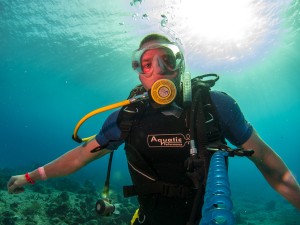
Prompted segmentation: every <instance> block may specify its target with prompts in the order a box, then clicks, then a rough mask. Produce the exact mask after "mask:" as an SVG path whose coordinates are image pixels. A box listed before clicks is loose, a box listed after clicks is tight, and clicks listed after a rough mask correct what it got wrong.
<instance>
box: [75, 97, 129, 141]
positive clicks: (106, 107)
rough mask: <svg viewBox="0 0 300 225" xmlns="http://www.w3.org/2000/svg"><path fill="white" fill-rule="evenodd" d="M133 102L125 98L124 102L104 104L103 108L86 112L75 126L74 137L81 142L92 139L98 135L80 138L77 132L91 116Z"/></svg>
mask: <svg viewBox="0 0 300 225" xmlns="http://www.w3.org/2000/svg"><path fill="white" fill-rule="evenodd" d="M130 103H131V102H130V101H129V100H124V101H122V102H117V103H114V104H111V105H107V106H104V107H101V108H98V109H95V110H93V111H91V112H89V113H88V114H86V115H85V116H84V117H82V118H81V120H79V122H78V123H77V124H76V126H75V128H74V132H73V139H74V140H75V141H77V142H79V143H81V142H86V141H88V140H90V139H91V138H93V137H95V136H96V135H93V136H90V137H86V138H82V139H81V138H79V137H78V135H77V133H78V130H79V128H80V126H81V125H82V124H83V123H84V122H85V121H86V120H87V119H89V118H91V117H92V116H94V115H96V114H99V113H102V112H105V111H108V110H111V109H115V108H118V107H122V106H125V105H128V104H130Z"/></svg>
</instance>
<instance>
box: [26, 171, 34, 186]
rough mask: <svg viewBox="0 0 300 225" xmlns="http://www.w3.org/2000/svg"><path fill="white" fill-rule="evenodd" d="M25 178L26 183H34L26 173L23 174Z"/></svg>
mask: <svg viewBox="0 0 300 225" xmlns="http://www.w3.org/2000/svg"><path fill="white" fill-rule="evenodd" d="M25 178H26V180H27V182H28V183H30V184H34V183H35V182H34V181H33V180H32V179H31V178H30V176H29V174H28V173H26V174H25Z"/></svg>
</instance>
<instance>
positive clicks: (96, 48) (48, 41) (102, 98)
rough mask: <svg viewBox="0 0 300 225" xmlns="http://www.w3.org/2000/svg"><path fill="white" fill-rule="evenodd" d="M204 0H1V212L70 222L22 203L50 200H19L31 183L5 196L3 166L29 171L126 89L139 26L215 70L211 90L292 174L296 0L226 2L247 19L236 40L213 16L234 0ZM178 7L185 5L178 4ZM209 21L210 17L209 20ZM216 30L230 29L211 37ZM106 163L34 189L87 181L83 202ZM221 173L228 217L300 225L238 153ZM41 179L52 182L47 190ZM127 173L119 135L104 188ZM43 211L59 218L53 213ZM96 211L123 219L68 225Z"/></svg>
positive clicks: (201, 69)
mask: <svg viewBox="0 0 300 225" xmlns="http://www.w3.org/2000/svg"><path fill="white" fill-rule="evenodd" d="M211 2H213V3H212V4H214V5H213V7H212V6H211V5H209V6H207V5H205V1H192V0H186V1H183V0H182V1H175V0H165V1H154V0H152V1H151V0H147V1H146V0H145V1H142V0H139V1H138V0H133V1H129V0H128V1H126V0H124V1H116V0H112V1H101V0H98V1H96V0H75V1H68V0H60V1H58V0H52V1H48V0H47V1H34V0H26V1H25V0H0V93H1V95H0V104H1V111H0V153H1V155H0V169H1V172H0V175H1V178H0V179H1V182H0V185H1V197H0V214H2V220H1V221H0V223H2V224H6V225H7V224H30V221H29V222H28V221H27V222H26V223H25V222H24V221H23V220H22V218H27V217H26V215H25V214H26V213H27V214H28V213H29V214H30V213H32V215H33V216H31V220H33V221H31V222H32V223H33V224H47V223H49V224H54V223H58V224H76V222H72V223H71V222H70V220H71V219H70V217H69V219H64V217H62V216H61V217H60V216H59V215H56V214H55V210H54V211H51V212H52V213H53V214H51V213H50V214H44V213H41V212H38V211H34V210H33V211H32V212H29V211H26V213H24V211H25V209H28V207H27V206H28V205H30V207H33V208H34V207H39V208H40V209H43V210H44V211H47V209H49V208H51V207H52V206H51V205H50V206H49V205H45V204H44V203H43V202H45V197H41V198H40V200H41V201H39V199H35V200H34V202H32V201H33V200H32V198H31V197H29V200H28V199H27V200H25V199H26V197H24V196H26V195H28V193H29V194H30V196H34V195H32V194H34V192H35V191H37V190H34V188H33V186H32V187H28V191H27V192H25V193H23V194H22V195H18V196H12V195H8V194H7V193H6V182H7V180H8V179H9V177H10V176H11V175H15V174H18V173H25V172H27V171H30V170H33V169H35V168H36V167H37V166H40V165H44V164H46V163H48V162H49V161H51V160H54V159H55V158H56V157H58V156H60V155H61V154H63V153H65V152H66V151H68V150H70V149H72V148H74V147H76V146H77V144H76V143H75V142H74V141H73V140H72V138H71V136H72V134H73V129H74V127H75V125H76V123H77V122H78V121H79V119H81V118H82V117H83V116H84V115H85V114H87V113H88V112H90V111H92V110H94V109H96V108H99V107H101V106H105V105H108V104H112V103H115V102H118V101H122V100H124V99H126V98H127V96H128V94H129V92H130V90H131V89H132V88H133V87H134V86H135V85H136V84H138V83H139V80H138V76H137V75H136V73H135V72H134V71H133V70H132V68H131V54H132V51H133V50H135V49H137V47H138V45H139V42H140V40H141V39H142V38H143V37H144V36H145V35H147V34H149V33H161V34H164V35H167V36H168V37H169V38H170V39H172V40H174V41H177V42H178V43H180V44H181V45H182V48H183V49H184V51H185V54H186V64H187V69H188V70H189V71H190V72H191V73H192V77H195V76H197V75H200V74H205V73H217V74H219V75H220V80H219V81H218V82H217V84H216V85H215V86H214V87H213V89H215V90H221V91H224V92H227V93H228V94H230V95H231V96H233V97H234V98H235V100H236V101H237V102H238V104H239V105H240V107H241V109H242V111H243V113H244V115H245V117H246V119H247V120H248V121H249V122H250V123H251V124H252V125H253V126H254V127H255V129H256V130H257V131H258V133H259V134H260V135H261V136H262V138H263V139H264V140H265V141H266V142H267V143H268V144H269V145H270V146H271V147H272V148H273V149H274V150H275V151H276V152H277V153H278V154H279V155H280V156H281V157H282V158H283V160H284V161H285V163H286V164H287V165H288V167H289V168H290V169H291V171H292V172H293V174H294V176H295V177H296V178H297V180H298V181H299V180H300V167H299V163H300V149H299V143H298V141H299V138H300V136H299V134H300V118H299V115H300V98H299V96H300V95H299V94H300V65H299V63H300V1H298V0H294V1H292V0H290V1H280V0H274V1H268V0H265V1H262V0H261V1H244V4H246V3H247V4H248V5H247V8H248V9H252V10H254V14H253V15H252V16H251V15H250V16H249V18H244V17H243V15H241V14H238V13H239V12H238V11H236V13H237V14H236V18H233V19H234V20H233V21H229V22H228V23H234V21H238V20H239V19H240V20H242V18H244V19H246V21H249V22H251V23H249V24H248V27H247V29H246V31H245V34H244V37H245V38H244V39H242V38H243V37H239V38H240V39H237V36H238V34H240V33H238V34H235V35H234V37H231V36H230V34H232V33H233V31H232V32H229V34H227V33H226V34H227V36H226V35H225V32H226V30H221V28H222V27H218V26H217V25H218V22H221V21H222V20H223V19H224V18H225V17H226V15H227V14H226V9H224V7H225V5H223V4H229V3H232V2H233V4H236V6H239V5H240V4H241V3H239V1H233V0H231V1H226V3H224V2H223V1H216V0H214V1H211ZM245 2H246V3H245ZM188 6H190V8H189V7H188ZM191 6H192V7H191ZM231 8H234V7H231ZM183 9H188V10H187V11H185V14H180V13H179V12H180V10H183ZM192 9H193V10H196V11H192ZM189 10H190V11H189ZM197 10H198V12H199V15H204V13H206V14H205V17H204V18H197V17H196V16H197V15H198V13H197ZM237 10H238V8H237ZM231 14H232V13H231ZM228 15H229V14H228ZM244 15H246V13H245V14H244ZM254 15H255V16H257V17H255V18H254ZM189 16H192V17H191V20H188V17H189ZM222 16H223V18H222ZM212 20H213V21H212ZM210 21H211V22H214V23H213V24H212V25H210V26H209V27H207V24H209V22H210ZM238 26H239V25H238V24H232V25H231V26H229V28H234V27H238ZM229 28H227V31H228V29H229ZM212 31H214V32H215V31H219V33H218V32H216V33H213V32H212ZM210 32H211V33H210ZM204 34H211V36H205V35H204ZM225 36H226V37H228V38H227V39H223V40H221V38H222V37H225ZM229 38H232V39H229ZM109 113H110V112H105V113H102V114H100V115H97V116H95V117H93V118H91V119H89V120H88V121H87V122H86V123H85V124H84V125H83V126H82V127H81V129H80V131H79V136H81V137H84V136H89V135H92V134H95V133H97V132H98V131H99V129H100V127H101V125H102V123H103V121H104V120H105V118H106V117H107V115H109ZM107 162H108V156H105V157H103V158H101V159H99V160H97V161H95V162H92V163H91V164H90V165H88V166H86V167H85V168H83V169H82V170H81V171H79V172H77V173H75V174H73V175H71V176H70V180H64V178H59V179H58V180H59V181H61V182H62V184H60V185H61V186H60V188H57V187H58V186H59V185H53V183H52V185H50V184H51V182H50V181H46V182H43V184H39V185H40V190H39V191H37V192H38V193H39V195H40V196H43V195H45V194H47V195H49V196H52V195H51V193H52V192H53V193H56V195H55V196H56V197H57V196H60V194H61V193H60V192H62V191H64V188H63V184H66V183H67V184H66V185H69V186H68V187H66V190H67V191H68V193H69V192H70V193H69V197H65V196H62V199H65V201H70V202H71V200H70V199H73V198H75V197H76V196H75V197H74V195H72V194H74V193H75V191H78V190H81V191H82V189H80V188H79V187H78V188H75V186H76V185H75V184H74V183H72V182H78V183H79V184H78V185H79V186H80V185H83V184H86V182H91V183H92V184H93V185H94V187H95V188H94V189H93V192H92V193H93V195H94V196H95V198H94V199H92V200H91V201H90V202H92V203H91V211H92V210H93V207H94V203H95V202H96V200H97V198H98V197H99V196H98V195H99V194H100V192H101V189H102V185H103V184H104V180H105V176H106V171H107ZM229 177H230V184H231V190H232V200H233V204H234V210H235V214H236V215H237V218H239V219H240V220H239V221H238V224H269V223H270V224H289V225H292V224H300V222H299V221H300V215H299V211H297V210H296V209H295V208H293V207H292V206H291V205H290V204H289V203H287V202H286V200H284V199H283V198H282V197H280V196H279V195H278V194H277V193H275V191H273V189H271V187H270V186H269V185H268V184H267V182H266V181H265V180H264V178H263V177H262V175H261V174H260V173H259V172H258V170H257V169H256V168H255V166H254V165H253V164H252V163H251V162H250V161H249V160H248V159H246V158H240V157H234V158H231V159H230V167H229ZM53 182H54V181H53ZM47 184H49V187H51V188H52V189H51V188H48V189H47V187H46V186H47ZM88 184H90V183H88ZM128 184H130V178H129V174H128V171H127V162H126V160H125V156H124V151H123V148H122V146H121V147H120V148H119V149H118V150H117V151H116V153H115V154H114V160H113V167H112V172H111V190H112V192H114V193H115V195H116V194H118V195H121V193H122V186H123V185H128ZM72 185H74V193H72V188H71V187H70V186H72ZM93 185H92V186H93ZM76 187H77V186H76ZM42 188H44V189H47V191H46V192H45V191H41V189H42ZM75 189H76V190H75ZM63 193H64V192H63ZM90 193H91V192H90ZM90 193H84V194H90ZM63 197H65V198H63ZM27 198H28V197H27ZM49 198H50V197H49ZM53 198H54V197H53ZM53 198H51V199H53ZM78 198H80V197H78ZM90 198H93V196H92V197H90ZM30 199H31V200H30ZM118 199H119V201H120V202H122V201H124V200H122V198H121V197H118ZM49 201H50V200H49V199H48V202H49ZM15 202H18V206H16V205H15V204H14V203H15ZM86 202H89V201H86ZM128 202H129V203H128ZM34 204H35V205H34ZM70 204H71V203H70ZM122 204H123V206H124V205H126V204H127V205H126V207H131V208H130V210H129V211H128V212H127V211H126V213H127V214H128V216H127V217H125V218H122V219H124V220H127V221H129V220H130V214H131V213H132V212H134V209H135V208H136V203H135V201H134V200H132V201H127V200H126V204H125V203H124V202H123V203H122ZM128 204H129V205H130V206H129V205H128ZM26 207H27V208H26ZM47 207H48V208H47ZM70 207H71V206H70V205H69V208H65V209H64V210H66V211H67V210H70V209H71V208H72V207H71V208H70ZM126 207H123V208H122V210H123V211H121V213H122V212H123V213H124V208H126ZM72 209H73V208H72ZM64 210H63V211H64ZM58 211H59V210H58ZM258 211H259V214H257V213H258ZM54 214H55V216H53V215H54ZM42 215H43V217H42ZM70 215H71V214H70ZM46 217H48V218H46ZM53 217H55V218H58V219H56V220H55V221H52V222H51V220H50V219H49V218H52V219H53ZM258 217H259V218H258ZM3 218H6V219H5V220H4V219H3ZM32 218H33V219H32ZM38 218H40V219H38ZM41 218H43V219H41ZM45 218H46V219H45ZM67 218H68V216H67ZM27 219H28V218H27ZM81 219H82V218H81ZM46 220H47V221H48V222H45V221H46ZM99 220H100V224H106V223H107V224H114V223H116V224H122V223H124V224H125V221H124V220H121V219H120V217H113V218H112V219H110V220H109V219H107V218H105V219H102V218H100V219H99V218H93V219H90V220H89V222H88V221H87V220H82V221H81V222H78V221H77V224H93V223H94V224H97V222H99ZM104 220H105V221H104ZM68 221H69V222H68ZM74 221H75V220H74ZM116 221H117V222H116ZM120 221H122V223H121V222H120ZM258 221H260V222H258Z"/></svg>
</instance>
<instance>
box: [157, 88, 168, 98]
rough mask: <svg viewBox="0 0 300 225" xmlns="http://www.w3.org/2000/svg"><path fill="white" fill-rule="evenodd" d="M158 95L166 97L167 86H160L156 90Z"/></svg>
mask: <svg viewBox="0 0 300 225" xmlns="http://www.w3.org/2000/svg"><path fill="white" fill-rule="evenodd" d="M158 95H159V96H160V97H162V98H166V97H168V96H169V95H170V90H169V88H167V87H161V88H160V89H159V90H158Z"/></svg>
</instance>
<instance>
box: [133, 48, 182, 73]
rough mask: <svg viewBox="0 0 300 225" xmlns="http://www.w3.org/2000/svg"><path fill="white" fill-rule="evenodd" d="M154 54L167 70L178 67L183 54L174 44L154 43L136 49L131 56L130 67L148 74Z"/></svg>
mask: <svg viewBox="0 0 300 225" xmlns="http://www.w3.org/2000/svg"><path fill="white" fill-rule="evenodd" d="M154 56H157V58H159V61H160V62H162V63H163V66H164V67H165V69H167V70H168V71H171V72H172V71H175V70H177V69H179V67H180V65H181V63H182V61H183V56H182V53H181V52H180V49H179V48H178V46H176V45H175V44H155V45H150V46H147V47H146V48H143V49H140V50H136V51H134V52H133V56H132V68H133V69H134V70H135V71H137V72H138V73H139V74H148V73H150V72H151V71H152V69H153V68H152V66H153V60H154V58H156V57H154Z"/></svg>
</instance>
